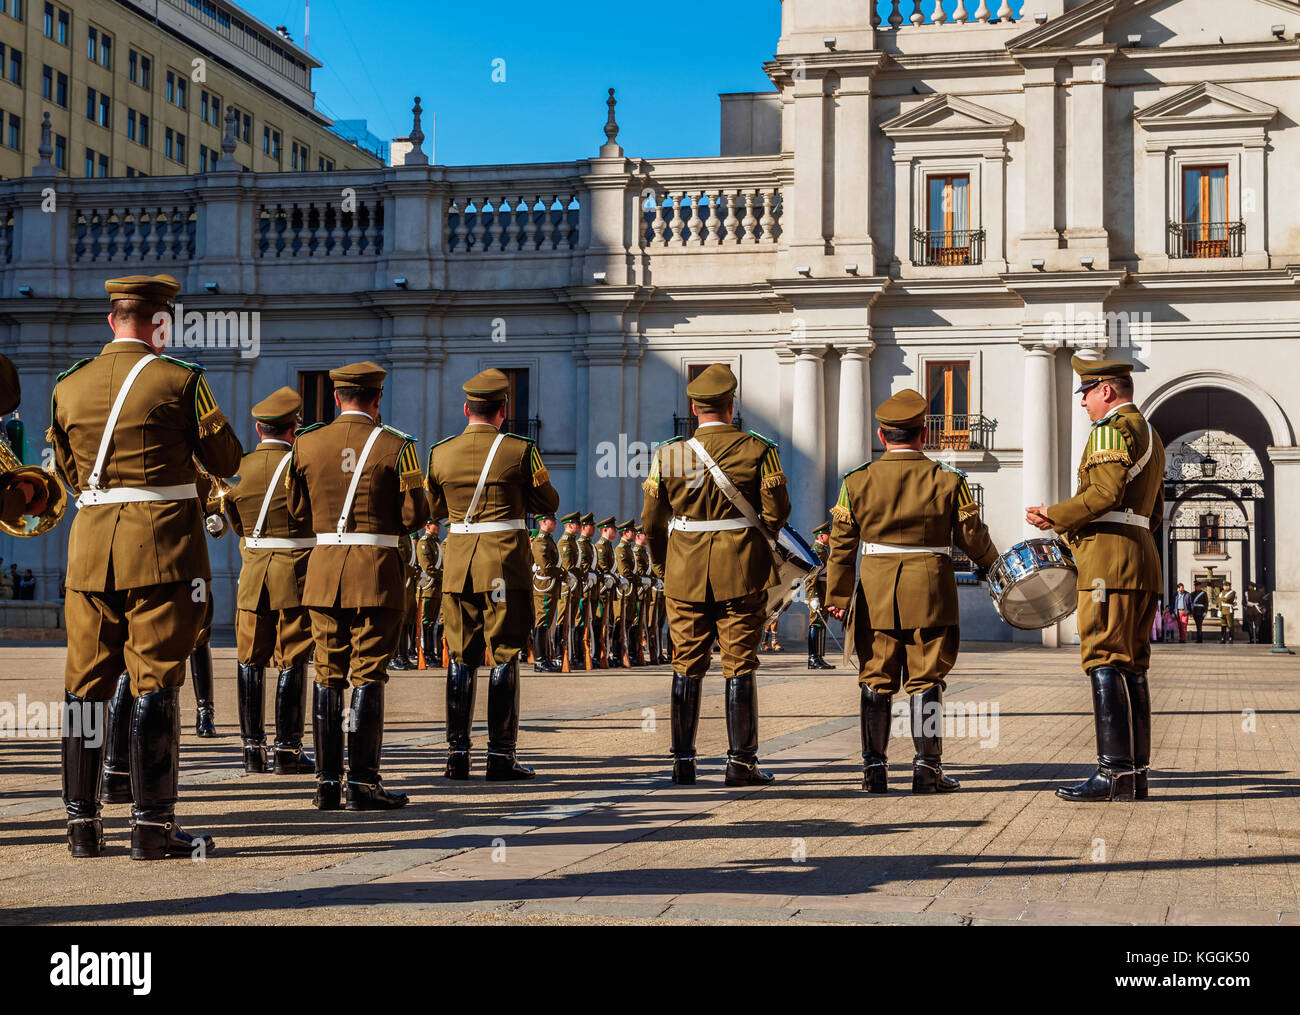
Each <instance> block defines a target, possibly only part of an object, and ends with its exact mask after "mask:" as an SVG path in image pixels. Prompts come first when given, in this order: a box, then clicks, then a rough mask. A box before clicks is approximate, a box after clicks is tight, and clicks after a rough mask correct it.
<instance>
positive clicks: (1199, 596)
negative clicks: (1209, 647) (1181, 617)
mask: <svg viewBox="0 0 1300 1015" xmlns="http://www.w3.org/2000/svg"><path fill="white" fill-rule="evenodd" d="M1195 589H1196V590H1195V591H1194V592H1193V593H1192V620H1193V622H1195V624H1196V642H1197V644H1198V645H1199V644H1200V643H1201V642H1202V641H1203V640H1204V639H1203V638H1202V635H1201V625H1202V624H1203V623H1205V612H1206V610H1208V609H1209V608H1210V597H1209V596H1208V595H1206V592H1205V586H1204V585H1203V584H1201V583H1200V582H1196V585H1195Z"/></svg>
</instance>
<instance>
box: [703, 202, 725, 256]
mask: <svg viewBox="0 0 1300 1015" xmlns="http://www.w3.org/2000/svg"><path fill="white" fill-rule="evenodd" d="M703 196H704V197H706V198H708V201H709V220H708V222H707V223H705V226H704V228H705V230H707V232H708V235H707V236H706V237H705V240H704V245H705V246H706V247H720V246H721V245H722V237H721V236H720V235H719V231H720V230H721V229H722V218H721V216H720V215H719V214H718V212H719V210H720V205H719V199H720V196H721V192H720V191H718V190H705V191H704V195H703Z"/></svg>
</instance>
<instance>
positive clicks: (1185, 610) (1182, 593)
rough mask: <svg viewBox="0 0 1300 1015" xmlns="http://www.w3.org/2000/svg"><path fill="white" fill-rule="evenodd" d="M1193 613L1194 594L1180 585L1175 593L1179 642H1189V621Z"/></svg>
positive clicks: (1175, 613) (1175, 616)
mask: <svg viewBox="0 0 1300 1015" xmlns="http://www.w3.org/2000/svg"><path fill="white" fill-rule="evenodd" d="M1191 612H1192V594H1191V593H1190V592H1188V591H1187V587H1186V586H1185V585H1184V584H1183V583H1182V582H1179V583H1178V591H1177V592H1175V593H1174V620H1175V622H1176V623H1177V624H1178V640H1179V642H1183V643H1186V641H1187V619H1188V617H1189V616H1190V615H1191Z"/></svg>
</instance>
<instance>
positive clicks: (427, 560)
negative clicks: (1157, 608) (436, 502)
mask: <svg viewBox="0 0 1300 1015" xmlns="http://www.w3.org/2000/svg"><path fill="white" fill-rule="evenodd" d="M441 528H442V526H441V524H440V523H439V522H437V521H435V520H433V519H430V520H429V521H428V522H426V523H425V526H424V532H423V533H422V534H421V535H420V541H419V542H418V543H417V544H416V546H415V559H416V562H417V563H418V564H419V565H420V579H419V590H418V593H417V594H418V596H419V602H418V613H419V624H420V639H421V641H420V644H421V645H423V646H424V666H425V668H426V669H432V668H434V667H435V666H436V665H437V664H436V663H433V662H432V660H434V659H441V658H442V646H441V644H440V639H439V638H438V618H439V617H440V616H441V615H442V543H440V542H438V533H439V532H440V531H441Z"/></svg>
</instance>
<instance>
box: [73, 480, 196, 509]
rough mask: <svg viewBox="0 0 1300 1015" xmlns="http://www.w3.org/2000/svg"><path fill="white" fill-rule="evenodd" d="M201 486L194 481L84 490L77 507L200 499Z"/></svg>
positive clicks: (78, 499)
mask: <svg viewBox="0 0 1300 1015" xmlns="http://www.w3.org/2000/svg"><path fill="white" fill-rule="evenodd" d="M198 497H199V488H198V487H197V486H195V485H194V484H193V483H186V484H184V485H182V486H118V487H114V488H113V489H111V490H94V489H89V490H83V491H82V492H81V495H80V496H79V497H78V498H77V507H79V508H81V507H89V506H91V505H95V504H140V503H163V502H168V501H172V502H175V501H182V500H198Z"/></svg>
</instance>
